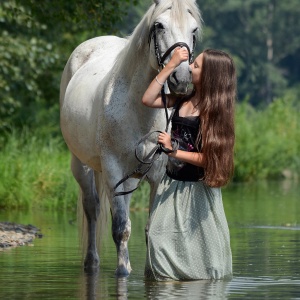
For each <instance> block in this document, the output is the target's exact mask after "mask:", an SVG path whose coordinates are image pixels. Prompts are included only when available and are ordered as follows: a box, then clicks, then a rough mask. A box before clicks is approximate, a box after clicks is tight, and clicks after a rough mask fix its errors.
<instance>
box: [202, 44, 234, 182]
mask: <svg viewBox="0 0 300 300" xmlns="http://www.w3.org/2000/svg"><path fill="white" fill-rule="evenodd" d="M198 91H199V98H200V101H199V107H200V130H199V135H198V138H197V142H198V143H199V144H200V143H201V149H200V151H201V152H202V153H203V156H204V160H205V161H204V170H205V177H204V182H205V183H206V184H207V185H209V186H212V187H220V186H223V185H225V184H227V183H228V181H229V180H230V178H231V177H232V175H233V170H234V161H233V156H234V155H233V152H234V149H233V148H234V141H235V133H234V102H235V98H236V72H235V66H234V63H233V60H232V58H231V57H230V56H229V55H228V54H227V53H225V52H223V51H220V50H213V49H207V50H205V51H204V52H203V64H202V72H201V77H200V82H199V89H198Z"/></svg>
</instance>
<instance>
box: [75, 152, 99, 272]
mask: <svg viewBox="0 0 300 300" xmlns="http://www.w3.org/2000/svg"><path fill="white" fill-rule="evenodd" d="M71 169H72V173H73V175H74V177H75V179H76V180H77V182H78V184H79V185H80V188H81V191H82V205H83V210H84V213H85V216H86V220H87V233H88V237H87V243H88V244H87V252H86V257H85V260H84V268H85V270H90V269H93V268H97V267H98V266H99V261H100V260H99V256H98V251H97V245H96V228H97V219H98V216H99V213H100V202H99V197H98V194H97V190H96V185H95V178H94V171H93V170H92V169H91V168H89V167H88V166H86V165H84V164H82V163H81V161H80V160H79V159H78V158H77V157H76V156H75V155H72V162H71Z"/></svg>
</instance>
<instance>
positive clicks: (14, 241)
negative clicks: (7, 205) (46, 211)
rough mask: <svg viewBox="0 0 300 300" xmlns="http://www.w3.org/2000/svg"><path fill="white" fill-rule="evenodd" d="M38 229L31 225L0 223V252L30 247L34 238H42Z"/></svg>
mask: <svg viewBox="0 0 300 300" xmlns="http://www.w3.org/2000/svg"><path fill="white" fill-rule="evenodd" d="M42 236H43V235H42V234H41V233H40V229H39V228H37V227H35V226H33V225H30V224H29V225H22V224H16V223H11V222H0V251H3V250H4V249H8V248H12V247H18V246H24V245H32V243H33V240H34V239H35V238H42Z"/></svg>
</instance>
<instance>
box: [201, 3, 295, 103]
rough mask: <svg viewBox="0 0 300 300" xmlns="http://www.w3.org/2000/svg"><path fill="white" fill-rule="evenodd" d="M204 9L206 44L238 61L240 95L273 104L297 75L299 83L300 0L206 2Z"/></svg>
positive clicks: (202, 5)
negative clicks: (296, 66) (222, 50)
mask: <svg viewBox="0 0 300 300" xmlns="http://www.w3.org/2000/svg"><path fill="white" fill-rule="evenodd" d="M199 7H200V8H201V10H202V13H203V19H204V21H205V31H204V38H203V45H204V47H215V48H221V49H225V50H228V51H229V52H230V53H231V54H232V55H233V56H234V57H235V59H236V62H237V65H238V70H239V93H240V98H242V99H244V98H245V97H248V98H250V100H251V102H252V103H253V104H259V103H261V102H262V101H265V102H266V103H269V102H271V101H272V99H274V98H275V97H277V96H281V95H282V92H283V91H284V90H285V88H286V87H288V86H290V85H291V84H294V82H295V76H297V78H298V81H299V68H298V69H296V70H295V65H298V64H297V59H299V52H300V19H299V15H300V7H299V3H298V0H289V1H279V0H247V1H244V0H226V1H223V0H201V1H199ZM293 76H294V80H291V77H293Z"/></svg>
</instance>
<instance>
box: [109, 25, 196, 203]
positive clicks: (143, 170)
mask: <svg viewBox="0 0 300 300" xmlns="http://www.w3.org/2000/svg"><path fill="white" fill-rule="evenodd" d="M158 25H159V23H154V24H153V26H152V28H151V30H150V33H149V38H148V43H149V46H150V43H151V39H152V38H153V41H154V49H155V56H156V59H157V64H158V66H159V68H162V69H163V68H164V67H165V64H164V62H165V60H166V59H167V57H168V56H169V55H170V54H171V52H172V51H173V50H174V49H175V48H176V47H186V49H187V50H188V52H189V63H190V64H191V63H192V62H193V60H194V49H195V44H196V37H195V35H193V49H192V52H191V50H190V48H189V46H188V45H187V44H186V43H184V42H178V43H175V44H174V45H172V46H171V47H170V48H169V49H168V50H167V51H166V52H165V53H164V55H163V56H161V53H160V50H159V46H158V43H157V37H156V32H157V26H158ZM161 96H162V101H163V103H164V108H165V115H166V129H165V131H166V132H167V131H168V127H169V124H170V122H171V120H172V117H173V114H174V112H175V109H176V105H177V103H176V105H175V106H174V107H173V110H172V112H171V115H170V116H168V109H167V103H166V95H165V91H164V87H163V88H162V90H161ZM155 133H156V134H157V133H161V131H151V132H149V133H148V134H146V135H145V136H143V137H142V138H141V139H140V141H139V142H138V144H137V147H138V146H139V145H140V144H142V143H143V142H145V141H146V140H147V139H148V138H149V137H150V136H151V135H152V134H155ZM172 142H173V149H174V150H177V149H178V148H179V142H178V140H176V139H173V138H172ZM137 147H136V149H135V157H136V159H137V160H138V161H139V164H138V166H137V167H136V168H135V169H134V170H133V171H132V172H130V173H129V174H127V175H125V176H124V177H123V178H122V179H121V180H120V181H118V182H117V184H116V185H115V186H114V189H113V192H114V197H117V196H124V195H127V194H130V193H132V192H133V191H135V190H136V189H137V188H138V187H139V185H140V183H141V182H142V180H143V179H144V178H146V176H147V173H148V172H149V171H150V169H151V168H152V166H153V164H154V162H155V161H156V160H158V159H159V157H160V155H161V153H162V152H164V153H170V152H173V151H174V150H172V151H171V150H169V149H166V148H165V147H163V145H161V144H158V143H157V144H156V146H155V147H154V148H153V149H152V150H151V151H150V152H149V153H148V155H146V157H139V155H138V151H137ZM138 174H139V175H140V176H141V178H140V180H139V182H138V184H137V186H136V187H135V188H134V189H132V190H130V191H122V192H117V191H116V190H117V188H118V186H120V185H121V184H122V183H123V182H125V181H126V180H128V179H129V178H134V177H135V176H136V175H138Z"/></svg>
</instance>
